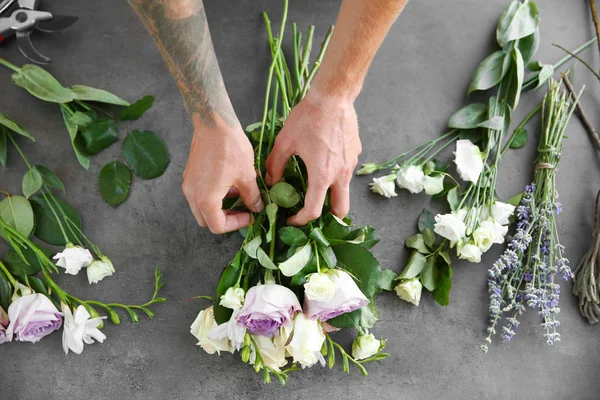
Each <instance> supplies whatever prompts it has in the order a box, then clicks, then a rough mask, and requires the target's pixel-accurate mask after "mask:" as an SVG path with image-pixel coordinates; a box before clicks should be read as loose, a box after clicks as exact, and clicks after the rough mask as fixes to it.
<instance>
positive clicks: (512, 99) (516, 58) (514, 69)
mask: <svg viewBox="0 0 600 400" xmlns="http://www.w3.org/2000/svg"><path fill="white" fill-rule="evenodd" d="M512 57H513V63H512V66H511V67H510V72H509V76H510V80H509V81H508V90H507V91H506V92H505V93H504V94H503V96H502V98H503V99H504V101H506V103H507V104H508V106H509V107H510V108H511V110H514V109H515V108H516V107H517V104H519V98H520V97H521V87H522V86H523V77H524V75H525V64H524V63H523V56H521V52H520V51H519V49H518V48H516V47H515V48H513V50H512Z"/></svg>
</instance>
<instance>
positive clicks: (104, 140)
mask: <svg viewBox="0 0 600 400" xmlns="http://www.w3.org/2000/svg"><path fill="white" fill-rule="evenodd" d="M118 129H119V128H118V127H117V124H116V123H115V122H114V121H112V120H110V119H99V120H96V121H93V122H91V123H89V124H87V125H86V126H84V127H82V128H81V137H82V138H83V144H84V146H85V151H86V152H88V153H89V154H97V153H99V152H101V151H102V150H104V149H106V148H107V147H109V146H110V145H112V144H113V143H114V142H116V141H117V140H118V139H119V136H118V134H117V132H118Z"/></svg>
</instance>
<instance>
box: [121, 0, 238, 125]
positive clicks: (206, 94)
mask: <svg viewBox="0 0 600 400" xmlns="http://www.w3.org/2000/svg"><path fill="white" fill-rule="evenodd" d="M128 2H129V4H130V5H131V7H132V8H133V9H134V11H135V12H136V13H137V14H138V16H139V17H140V19H141V20H142V22H143V23H144V25H145V26H146V29H147V30H148V32H149V33H150V35H151V36H152V38H153V39H154V41H155V42H156V46H157V47H158V50H159V51H160V53H161V54H162V56H163V58H164V59H165V61H166V63H167V66H168V67H169V70H170V71H171V74H172V75H173V77H174V78H175V81H176V82H177V86H179V90H180V91H181V94H182V96H183V100H184V103H185V106H186V109H187V111H188V113H189V114H190V117H191V118H192V120H195V118H194V117H195V116H196V115H197V116H198V117H199V119H200V121H201V122H202V123H203V124H204V125H206V126H207V127H211V128H214V127H216V124H217V118H219V119H221V120H223V121H224V122H225V123H227V124H228V125H230V126H233V125H235V124H237V117H236V116H235V112H234V110H233V107H232V105H231V102H230V100H229V97H228V95H227V91H226V89H225V84H224V82H223V77H222V76H221V71H220V70H219V64H218V62H217V57H216V55H215V51H214V48H213V44H212V40H211V37H210V31H209V29H208V22H207V20H206V14H205V12H204V6H203V4H202V0H128Z"/></svg>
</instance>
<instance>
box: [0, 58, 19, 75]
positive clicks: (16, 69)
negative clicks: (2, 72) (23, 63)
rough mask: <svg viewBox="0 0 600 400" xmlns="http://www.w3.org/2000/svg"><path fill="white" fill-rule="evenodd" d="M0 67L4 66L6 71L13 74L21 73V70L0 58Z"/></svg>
mask: <svg viewBox="0 0 600 400" xmlns="http://www.w3.org/2000/svg"><path fill="white" fill-rule="evenodd" d="M0 65H4V66H5V67H6V68H8V69H12V70H13V71H14V72H19V71H21V68H19V67H17V66H16V65H15V64H13V63H11V62H10V61H8V60H6V59H5V58H2V57H0Z"/></svg>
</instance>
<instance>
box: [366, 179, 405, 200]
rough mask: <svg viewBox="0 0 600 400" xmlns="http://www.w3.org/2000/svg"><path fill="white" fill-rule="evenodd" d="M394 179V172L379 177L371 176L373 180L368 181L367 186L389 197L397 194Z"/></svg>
mask: <svg viewBox="0 0 600 400" xmlns="http://www.w3.org/2000/svg"><path fill="white" fill-rule="evenodd" d="M394 179H396V175H394V174H391V175H386V176H382V177H381V178H373V182H371V183H369V187H370V188H371V191H372V192H374V193H377V194H380V195H382V196H383V197H387V198H388V199H389V198H390V197H395V196H398V195H397V194H396V186H395V185H394Z"/></svg>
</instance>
